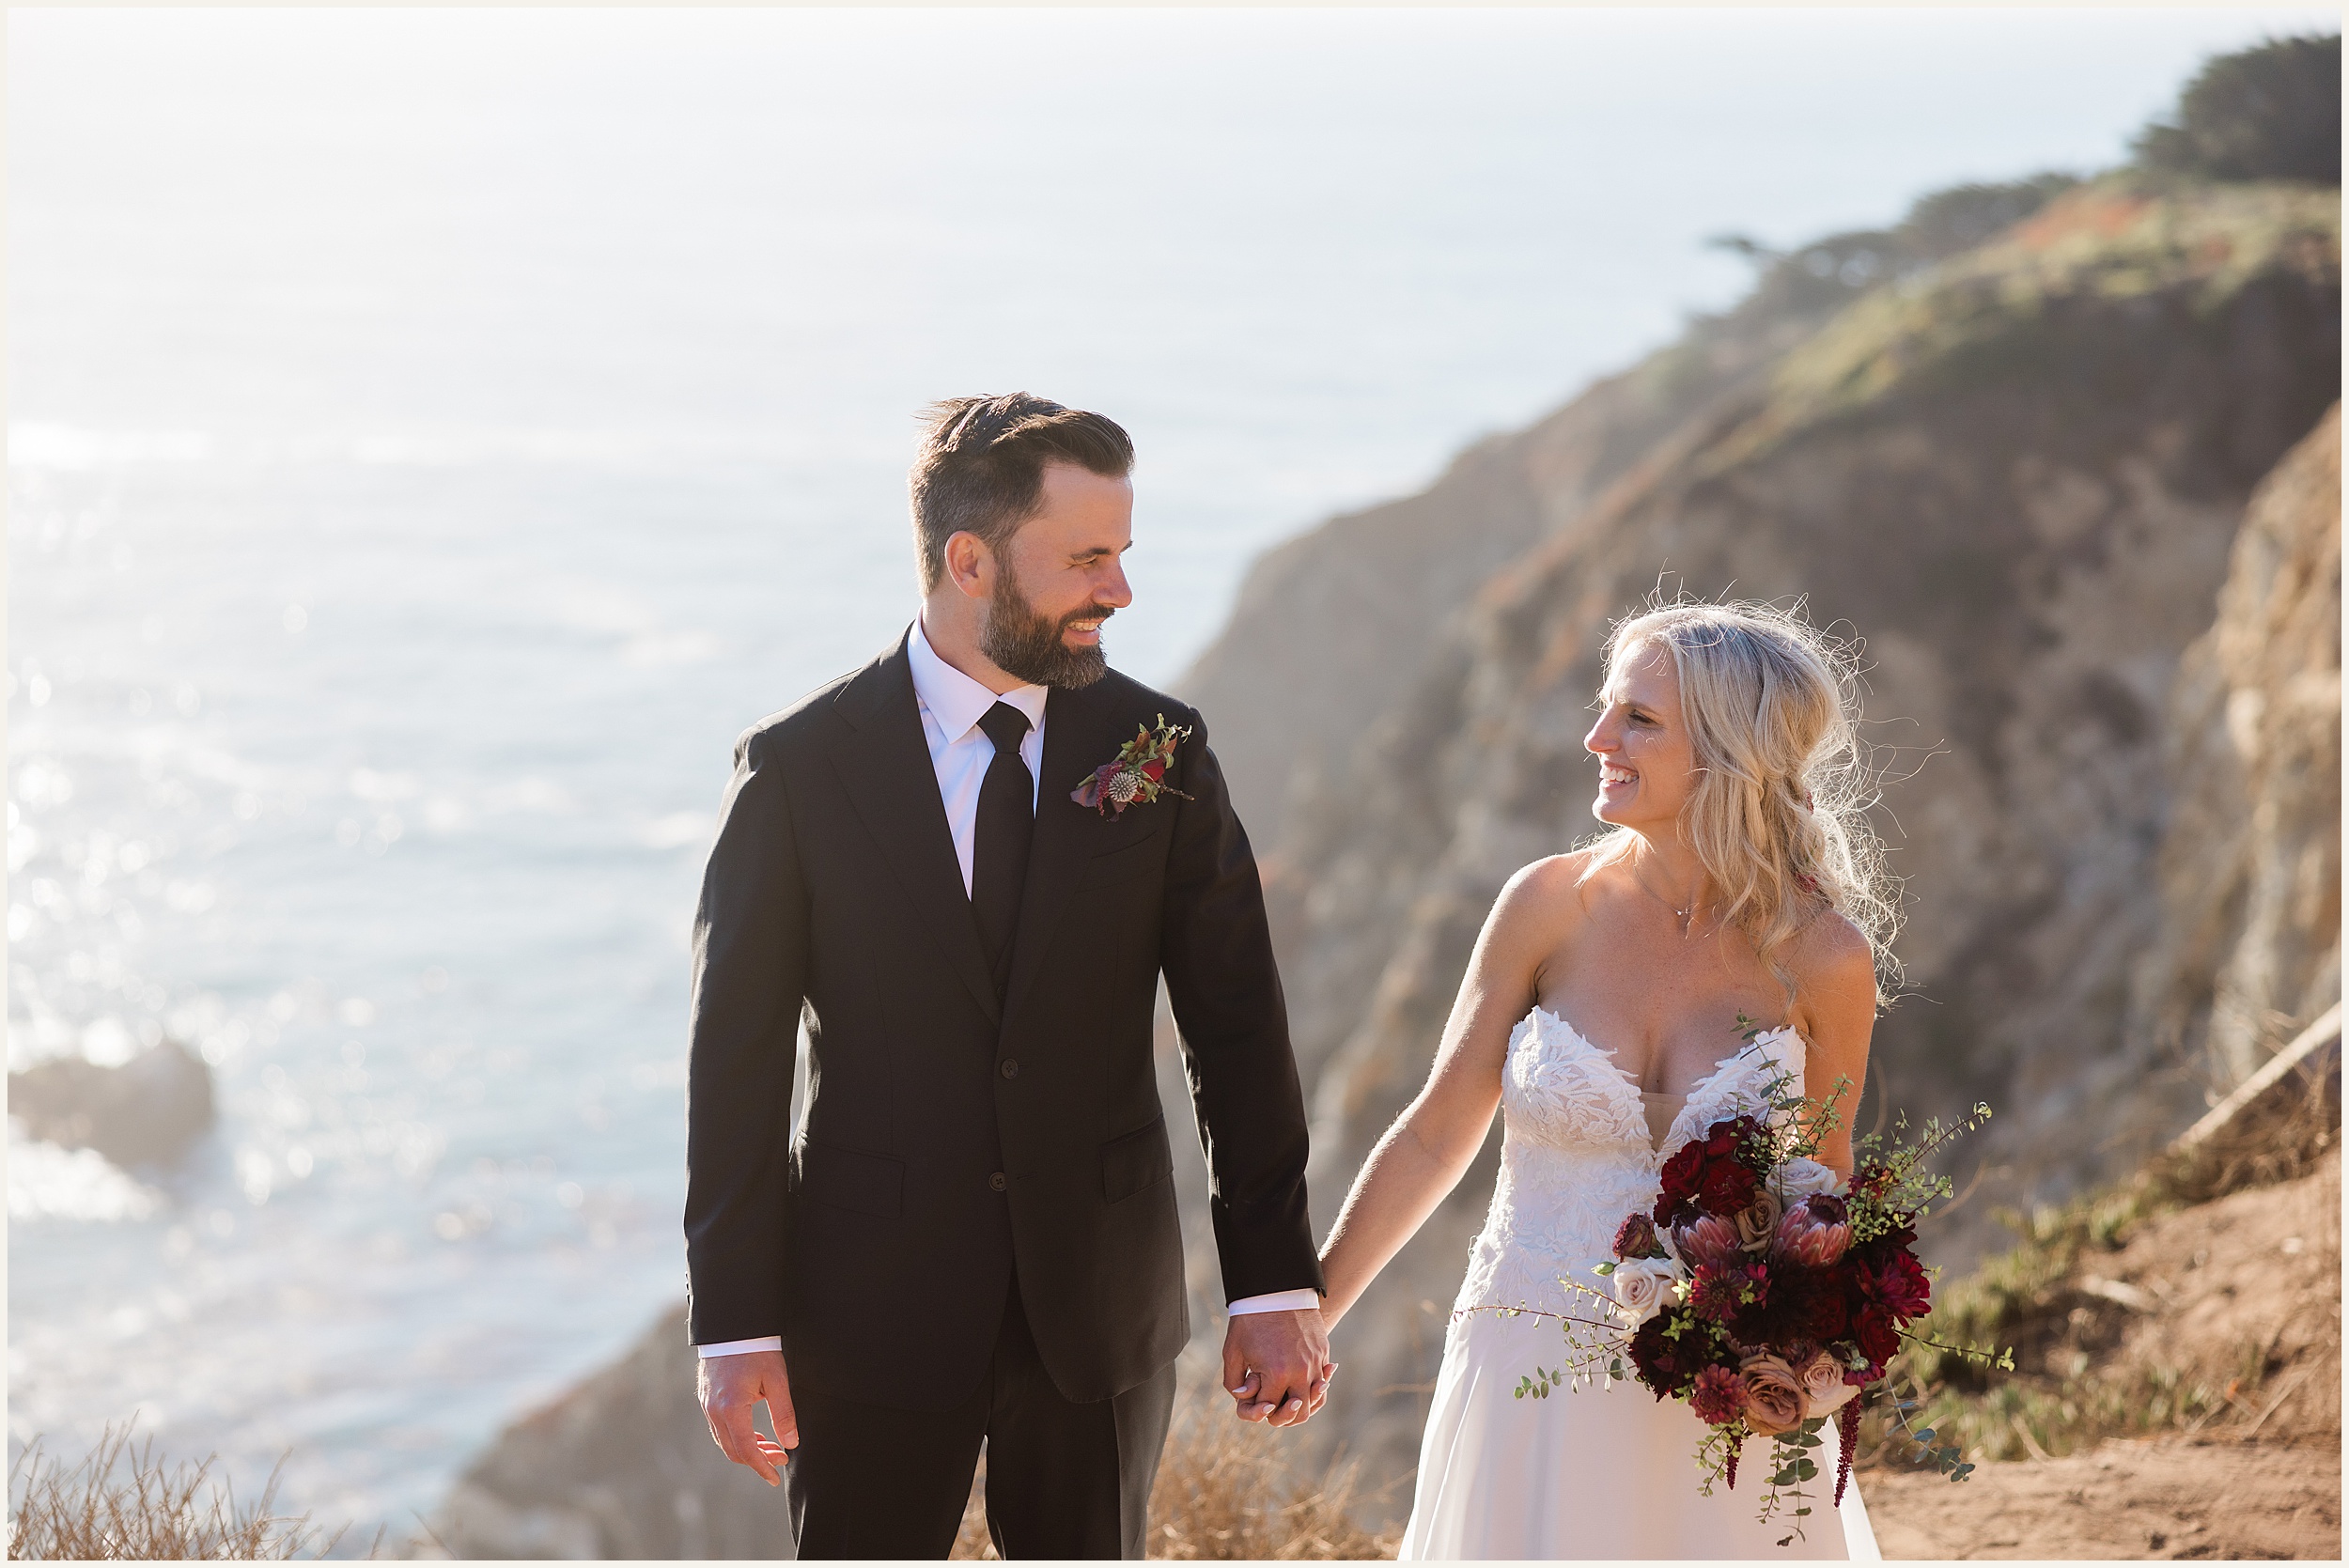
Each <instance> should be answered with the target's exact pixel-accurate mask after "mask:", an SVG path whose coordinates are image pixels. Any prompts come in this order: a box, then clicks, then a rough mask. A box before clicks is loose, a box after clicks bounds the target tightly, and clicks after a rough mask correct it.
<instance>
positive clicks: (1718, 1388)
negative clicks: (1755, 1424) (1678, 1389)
mask: <svg viewBox="0 0 2349 1568" xmlns="http://www.w3.org/2000/svg"><path fill="white" fill-rule="evenodd" d="M1688 1409H1689V1411H1690V1412H1691V1413H1692V1414H1693V1415H1695V1416H1696V1418H1697V1419H1698V1420H1699V1421H1709V1422H1711V1423H1712V1424H1713V1425H1715V1426H1727V1425H1728V1424H1729V1423H1730V1422H1732V1421H1735V1420H1737V1419H1738V1418H1739V1417H1740V1416H1742V1415H1744V1414H1745V1409H1746V1380H1745V1379H1744V1378H1742V1377H1740V1376H1738V1375H1737V1374H1735V1373H1734V1372H1732V1371H1730V1370H1729V1369H1728V1368H1727V1367H1723V1366H1711V1367H1706V1368H1704V1369H1703V1371H1701V1372H1699V1373H1698V1374H1697V1380H1696V1382H1695V1384H1694V1385H1693V1386H1691V1387H1690V1389H1688Z"/></svg>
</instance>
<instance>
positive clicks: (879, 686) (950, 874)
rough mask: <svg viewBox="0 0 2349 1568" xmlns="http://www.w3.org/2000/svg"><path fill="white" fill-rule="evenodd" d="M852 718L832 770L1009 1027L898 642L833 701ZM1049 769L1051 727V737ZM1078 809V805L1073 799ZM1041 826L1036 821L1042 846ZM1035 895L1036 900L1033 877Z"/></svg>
mask: <svg viewBox="0 0 2349 1568" xmlns="http://www.w3.org/2000/svg"><path fill="white" fill-rule="evenodd" d="M833 702H834V706H835V709H836V710H837V711H838V712H839V714H840V715H841V717H842V718H844V719H845V720H847V721H848V726H849V734H848V737H846V738H845V739H843V740H842V741H841V742H840V743H839V744H838V745H837V746H836V747H835V748H834V750H833V752H832V765H833V767H834V768H836V769H837V770H838V772H839V774H840V782H841V783H842V784H844V785H846V786H847V788H848V799H849V800H852V801H854V802H855V804H856V811H857V815H858V816H860V817H861V818H863V822H864V826H865V829H866V831H868V832H870V833H871V834H872V835H873V841H874V843H876V844H877V845H879V846H880V851H881V856H882V858H883V859H884V860H886V861H887V862H889V868H890V870H891V872H892V873H893V874H894V876H895V877H896V878H897V881H898V883H899V885H900V886H902V887H903V888H904V890H905V893H906V896H907V897H908V898H909V899H910V900H911V901H912V904H913V907H914V908H915V909H916V910H917V911H918V912H919V913H920V915H921V918H922V924H924V925H926V927H928V929H929V933H930V936H931V937H932V939H935V940H936V941H937V943H938V945H939V948H940V949H941V952H943V953H944V955H945V957H946V961H947V963H948V964H950V965H951V966H952V967H953V969H954V970H955V972H956V973H957V975H959V976H960V977H961V978H962V983H963V985H964V986H968V987H969V988H970V991H971V994H972V997H974V998H976V999H977V1001H978V1003H979V1006H980V1008H981V1009H982V1010H984V1011H985V1012H986V1014H987V1016H988V1020H989V1021H990V1022H995V1023H1000V1022H1002V1021H1003V1009H1002V1004H1001V1002H1000V1001H998V999H997V997H996V995H995V979H994V976H993V975H992V974H990V973H989V972H988V967H987V955H986V954H985V952H984V951H983V950H982V949H981V948H980V946H979V927H978V923H977V922H976V921H975V920H973V919H972V916H971V899H970V895H969V894H967V893H964V892H963V888H962V867H961V863H960V862H958V861H957V859H956V858H955V838H954V833H953V832H952V831H951V830H949V829H948V828H947V826H946V807H945V803H944V802H943V801H941V800H940V799H939V798H938V772H937V769H936V768H933V767H932V766H931V763H930V749H929V744H928V742H927V741H926V740H925V739H924V738H923V736H922V711H921V708H920V706H918V704H917V702H916V700H915V698H914V694H913V673H912V668H911V666H910V664H909V663H908V662H907V660H906V648H905V644H904V642H903V641H900V642H899V643H898V644H897V646H896V648H895V650H894V652H892V653H889V654H886V655H884V656H882V657H881V658H880V659H879V660H876V661H875V662H873V663H872V664H869V665H867V666H866V667H865V668H864V670H863V672H862V673H860V674H859V675H857V677H856V678H855V679H854V680H852V681H850V682H849V683H848V686H847V687H845V688H844V689H843V690H842V691H841V692H840V695H839V696H838V697H836V698H835V699H833ZM1044 740H1045V746H1046V748H1047V753H1048V756H1047V760H1048V765H1049V761H1050V755H1049V753H1050V746H1051V743H1052V731H1051V730H1050V728H1049V727H1048V728H1047V729H1046V731H1045V737H1044ZM1071 804H1072V806H1073V804H1074V802H1071ZM1043 837H1044V833H1043V824H1042V823H1041V822H1040V821H1039V822H1038V824H1037V832H1036V839H1037V844H1038V846H1039V847H1041V845H1042V841H1043ZM1030 876H1031V885H1030V887H1029V889H1028V892H1027V896H1028V897H1029V898H1031V899H1032V898H1033V897H1034V885H1033V877H1034V873H1033V871H1031V873H1030Z"/></svg>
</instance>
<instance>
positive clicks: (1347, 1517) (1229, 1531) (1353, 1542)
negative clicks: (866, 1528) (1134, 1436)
mask: <svg viewBox="0 0 2349 1568" xmlns="http://www.w3.org/2000/svg"><path fill="white" fill-rule="evenodd" d="M1293 1441H1294V1439H1289V1438H1286V1437H1285V1436H1283V1434H1281V1433H1278V1432H1274V1431H1272V1430H1270V1429H1268V1428H1266V1427H1261V1426H1252V1425H1248V1424H1245V1423H1243V1422H1241V1421H1236V1420H1234V1419H1233V1418H1232V1416H1231V1415H1230V1413H1229V1412H1228V1410H1205V1409H1199V1408H1196V1407H1194V1408H1192V1409H1191V1410H1190V1412H1189V1413H1188V1414H1185V1415H1183V1416H1180V1417H1178V1418H1177V1419H1176V1421H1175V1431H1174V1434H1173V1436H1170V1437H1169V1438H1168V1439H1167V1445H1166V1454H1165V1457H1164V1458H1163V1459H1162V1460H1161V1461H1160V1462H1159V1479H1158V1484H1157V1485H1156V1486H1155V1487H1153V1488H1152V1490H1151V1493H1150V1525H1149V1536H1148V1547H1147V1550H1148V1555H1149V1556H1151V1557H1152V1558H1156V1559H1159V1560H1171V1561H1232V1560H1269V1561H1281V1562H1294V1561H1329V1560H1340V1559H1377V1558H1392V1556H1394V1548H1395V1537H1393V1536H1392V1535H1383V1534H1379V1533H1377V1532H1376V1531H1373V1530H1368V1529H1363V1528H1362V1527H1361V1525H1359V1524H1357V1523H1356V1522H1355V1518H1354V1515H1355V1511H1356V1509H1357V1507H1358V1505H1359V1504H1361V1502H1362V1501H1364V1500H1365V1499H1364V1498H1363V1497H1362V1495H1361V1493H1360V1492H1358V1491H1357V1490H1356V1479H1355V1474H1356V1472H1355V1467H1354V1466H1353V1465H1352V1464H1350V1463H1347V1462H1346V1461H1344V1460H1343V1459H1341V1460H1338V1461H1335V1462H1333V1463H1332V1464H1331V1465H1330V1467H1329V1469H1328V1470H1327V1471H1325V1472H1324V1473H1323V1474H1322V1475H1321V1477H1320V1478H1319V1479H1318V1480H1317V1481H1307V1480H1299V1478H1297V1477H1296V1476H1295V1475H1294V1474H1293V1472H1292V1471H1291V1469H1290V1467H1289V1463H1288V1459H1287V1457H1286V1454H1285V1452H1284V1450H1283V1446H1282V1445H1283V1443H1284V1442H1293ZM985 1481H986V1471H985V1469H984V1468H982V1469H981V1470H980V1472H979V1477H978V1479H977V1481H975V1482H974V1483H972V1488H971V1500H970V1502H969V1503H968V1504H967V1505H965V1507H964V1509H963V1514H962V1529H961V1530H960V1532H959V1533H958V1534H957V1536H956V1538H955V1549H954V1551H953V1553H952V1554H951V1555H952V1556H954V1557H956V1558H958V1559H963V1560H983V1559H991V1558H993V1557H994V1556H995V1548H994V1546H993V1545H992V1544H991V1543H989V1542H988V1535H987V1506H986V1503H985V1500H984V1490H985Z"/></svg>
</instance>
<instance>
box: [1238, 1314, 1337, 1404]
mask: <svg viewBox="0 0 2349 1568" xmlns="http://www.w3.org/2000/svg"><path fill="white" fill-rule="evenodd" d="M1337 1370H1338V1369H1337V1366H1336V1364H1335V1363H1333V1362H1332V1361H1331V1360H1330V1330H1329V1329H1328V1328H1327V1327H1324V1326H1323V1324H1322V1321H1321V1312H1320V1310H1319V1309H1318V1308H1312V1307H1308V1308H1307V1309H1305V1310H1304V1311H1303V1312H1242V1313H1240V1314H1238V1315H1237V1316H1236V1317H1234V1318H1232V1319H1231V1320H1230V1321H1229V1322H1228V1323H1226V1325H1225V1326H1224V1329H1223V1389H1224V1391H1225V1392H1227V1393H1229V1394H1230V1395H1231V1396H1232V1398H1233V1400H1234V1402H1235V1403H1236V1404H1237V1410H1236V1412H1235V1413H1236V1414H1237V1416H1238V1417H1239V1419H1240V1420H1242V1421H1265V1422H1268V1424H1270V1425H1273V1426H1298V1425H1301V1424H1302V1423H1303V1422H1305V1421H1310V1420H1311V1419H1312V1418H1313V1413H1314V1412H1315V1411H1316V1410H1318V1409H1320V1408H1321V1402H1322V1400H1323V1399H1324V1398H1326V1397H1327V1396H1328V1394H1329V1391H1330V1376H1331V1374H1334V1373H1335V1372H1336V1371H1337Z"/></svg>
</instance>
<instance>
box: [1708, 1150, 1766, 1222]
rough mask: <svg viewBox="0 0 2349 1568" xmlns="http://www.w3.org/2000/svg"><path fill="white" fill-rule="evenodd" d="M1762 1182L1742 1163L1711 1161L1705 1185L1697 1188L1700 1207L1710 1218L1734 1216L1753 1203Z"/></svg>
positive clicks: (1736, 1160)
mask: <svg viewBox="0 0 2349 1568" xmlns="http://www.w3.org/2000/svg"><path fill="white" fill-rule="evenodd" d="M1761 1185H1762V1178H1761V1177H1760V1176H1757V1175H1755V1174H1754V1173H1753V1172H1751V1171H1750V1170H1748V1169H1747V1168H1746V1162H1745V1161H1744V1160H1741V1159H1708V1160H1707V1161H1706V1162H1705V1166H1704V1182H1703V1186H1701V1187H1699V1188H1697V1207H1699V1208H1701V1209H1703V1211H1704V1212H1705V1213H1707V1214H1718V1215H1721V1216H1724V1217H1728V1216H1733V1215H1735V1214H1736V1213H1737V1211H1738V1210H1740V1209H1742V1208H1745V1207H1746V1206H1747V1205H1748V1204H1750V1203H1752V1202H1753V1194H1754V1191H1755V1189H1756V1188H1759V1187H1760V1186H1761Z"/></svg>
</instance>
